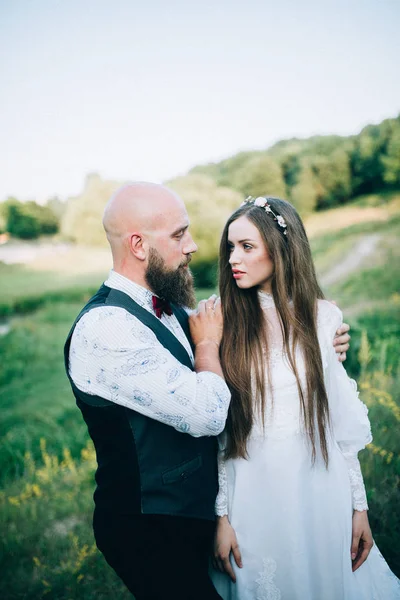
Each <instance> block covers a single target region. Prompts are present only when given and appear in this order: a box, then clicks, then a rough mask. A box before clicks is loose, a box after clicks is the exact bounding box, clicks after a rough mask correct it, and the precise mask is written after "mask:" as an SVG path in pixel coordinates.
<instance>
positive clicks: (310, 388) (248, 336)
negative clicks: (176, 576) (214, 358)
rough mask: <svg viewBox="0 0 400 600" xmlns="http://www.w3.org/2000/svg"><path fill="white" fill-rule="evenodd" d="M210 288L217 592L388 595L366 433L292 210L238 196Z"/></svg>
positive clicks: (326, 598)
mask: <svg viewBox="0 0 400 600" xmlns="http://www.w3.org/2000/svg"><path fill="white" fill-rule="evenodd" d="M220 292H221V300H222V307H223V315H224V323H227V324H229V325H228V326H225V328H224V336H223V341H222V345H221V354H222V360H223V368H224V373H225V377H226V380H227V383H228V385H229V387H230V389H231V392H232V400H231V408H230V414H229V416H228V421H227V427H226V430H225V433H224V434H223V439H222V440H221V442H220V447H221V449H220V454H219V479H220V491H219V494H218V498H217V503H216V513H217V515H218V524H217V531H216V539H215V552H214V563H215V564H214V566H215V567H216V568H217V569H219V571H217V570H215V571H214V572H213V580H214V584H215V586H216V588H217V590H218V592H219V593H220V594H221V596H222V597H223V598H224V600H228V599H239V600H280V599H281V600H342V599H346V600H367V599H368V600H378V599H379V600H392V599H394V598H400V584H399V580H398V579H397V578H396V577H395V575H394V574H393V573H392V572H391V571H390V569H389V567H388V566H387V564H386V562H385V561H384V559H383V558H382V556H381V555H380V554H379V551H378V550H377V548H376V546H373V540H372V535H371V531H370V528H369V524H368V516H367V508H368V506H367V500H366V494H365V489H364V484H363V479H362V474H361V470H360V465H359V462H358V458H357V453H358V451H359V450H361V449H362V448H364V447H365V445H366V444H368V443H369V442H370V441H371V439H372V437H371V431H370V424H369V420H368V417H367V409H366V407H365V406H364V405H363V404H362V403H361V401H360V400H359V398H358V393H357V389H356V384H355V382H354V381H351V380H350V379H349V378H348V377H347V375H346V372H345V370H344V368H343V366H342V365H341V364H340V363H339V362H338V360H337V358H336V355H335V351H334V348H333V347H332V340H333V337H334V333H335V331H336V330H337V328H338V326H339V325H340V322H341V313H340V311H339V310H338V309H337V308H336V307H335V306H334V305H333V304H331V303H329V302H327V301H326V300H324V299H323V294H322V292H321V290H320V288H319V285H318V283H317V279H316V276H315V270H314V265H313V261H312V257H311V251H310V246H309V243H308V240H307V236H306V233H305V230H304V227H303V224H302V222H301V220H300V218H299V216H298V214H297V212H296V211H295V209H294V208H293V206H291V205H290V204H289V203H288V202H285V201H284V200H280V199H277V198H257V199H254V198H248V199H247V200H246V201H245V202H244V203H243V205H242V206H241V207H240V208H239V209H238V210H237V211H236V212H235V213H234V214H233V215H232V216H231V217H230V219H229V220H228V222H227V224H226V226H225V229H224V232H223V235H222V241H221V249H220ZM229 557H230V558H231V560H229ZM367 557H368V560H366V559H367Z"/></svg>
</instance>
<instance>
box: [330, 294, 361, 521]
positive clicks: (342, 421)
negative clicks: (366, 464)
mask: <svg viewBox="0 0 400 600" xmlns="http://www.w3.org/2000/svg"><path fill="white" fill-rule="evenodd" d="M323 308H324V311H325V313H327V314H326V315H325V319H324V321H325V327H324V329H325V336H324V337H325V347H324V348H323V354H324V355H325V358H324V360H323V362H324V369H325V382H326V390H327V394H328V401H329V410H330V417H331V426H332V433H333V437H334V439H335V440H336V442H337V444H338V446H339V448H340V451H341V452H342V454H343V458H344V459H345V461H346V465H347V470H348V474H349V480H350V485H351V492H352V501H353V509H354V510H360V511H362V510H368V504H367V496H366V492H365V487H364V481H363V476H362V473H361V467H360V463H359V460H358V452H359V451H360V450H362V449H363V448H365V446H366V445H367V444H369V443H370V442H371V441H372V435H371V426H370V422H369V419H368V409H367V407H366V406H365V404H363V402H361V400H360V398H359V393H358V390H357V384H356V382H355V381H354V380H353V379H350V378H349V377H348V375H347V373H346V371H345V369H344V367H343V365H342V364H341V363H340V362H339V361H338V359H337V356H336V353H335V350H334V348H333V345H332V341H333V337H334V334H335V332H336V330H337V329H338V327H340V325H341V322H342V318H341V317H342V315H341V312H340V311H339V310H338V309H337V308H336V307H335V306H333V305H330V306H325V307H323ZM326 317H327V318H326Z"/></svg>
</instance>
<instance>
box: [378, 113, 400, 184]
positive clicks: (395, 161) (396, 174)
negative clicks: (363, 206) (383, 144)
mask: <svg viewBox="0 0 400 600" xmlns="http://www.w3.org/2000/svg"><path fill="white" fill-rule="evenodd" d="M381 161H382V165H383V180H384V182H385V183H387V184H389V185H391V186H400V122H399V121H398V122H397V126H396V128H395V129H394V131H393V132H392V135H391V137H390V140H389V143H388V145H387V152H386V154H385V155H383V156H382V158H381Z"/></svg>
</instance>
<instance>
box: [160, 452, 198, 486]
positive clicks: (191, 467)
mask: <svg viewBox="0 0 400 600" xmlns="http://www.w3.org/2000/svg"><path fill="white" fill-rule="evenodd" d="M202 464H203V460H202V458H201V455H200V454H199V455H198V456H196V458H192V459H191V460H187V461H186V462H183V463H181V464H180V465H178V466H177V467H174V468H173V469H169V470H168V471H164V473H163V474H162V480H163V483H164V484H166V485H168V484H169V483H177V482H178V481H184V480H185V479H187V478H188V477H190V476H191V475H193V473H195V471H197V470H198V469H200V467H201V465H202Z"/></svg>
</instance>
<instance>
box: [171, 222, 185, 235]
mask: <svg viewBox="0 0 400 600" xmlns="http://www.w3.org/2000/svg"><path fill="white" fill-rule="evenodd" d="M188 227H189V223H187V224H186V225H182V226H181V227H179V229H176V230H175V231H174V232H173V233H171V237H174V235H178V233H181V232H182V231H186V229H187V228H188Z"/></svg>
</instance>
